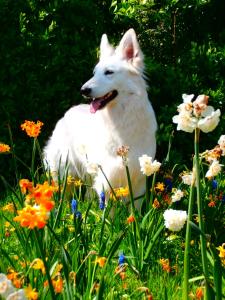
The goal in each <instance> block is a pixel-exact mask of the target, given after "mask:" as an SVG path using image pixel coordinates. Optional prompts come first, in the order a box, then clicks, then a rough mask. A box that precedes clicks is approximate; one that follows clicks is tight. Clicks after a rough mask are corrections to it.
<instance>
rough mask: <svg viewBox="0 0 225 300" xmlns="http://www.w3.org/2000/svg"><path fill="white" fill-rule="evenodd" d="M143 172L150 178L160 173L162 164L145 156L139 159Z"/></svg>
mask: <svg viewBox="0 0 225 300" xmlns="http://www.w3.org/2000/svg"><path fill="white" fill-rule="evenodd" d="M139 162H140V167H141V172H142V173H143V174H144V175H146V176H150V175H152V174H154V173H156V172H158V171H159V168H160V166H161V163H160V162H158V161H157V160H154V161H152V157H150V156H148V155H146V154H143V155H142V156H140V157H139Z"/></svg>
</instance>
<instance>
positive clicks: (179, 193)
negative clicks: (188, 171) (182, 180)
mask: <svg viewBox="0 0 225 300" xmlns="http://www.w3.org/2000/svg"><path fill="white" fill-rule="evenodd" d="M183 197H184V192H182V191H181V190H180V189H178V190H177V189H176V190H175V191H174V194H173V195H172V197H171V198H172V202H177V201H180V200H181V198H183Z"/></svg>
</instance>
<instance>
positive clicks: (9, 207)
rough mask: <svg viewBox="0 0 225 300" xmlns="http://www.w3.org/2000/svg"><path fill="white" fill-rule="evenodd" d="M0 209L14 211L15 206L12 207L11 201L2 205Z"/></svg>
mask: <svg viewBox="0 0 225 300" xmlns="http://www.w3.org/2000/svg"><path fill="white" fill-rule="evenodd" d="M2 210H3V211H8V212H11V213H13V212H14V211H15V208H14V205H13V203H8V204H6V205H5V206H3V208H2Z"/></svg>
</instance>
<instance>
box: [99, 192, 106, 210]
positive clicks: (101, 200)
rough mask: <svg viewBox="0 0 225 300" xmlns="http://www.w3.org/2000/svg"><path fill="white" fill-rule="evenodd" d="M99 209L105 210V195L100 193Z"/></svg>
mask: <svg viewBox="0 0 225 300" xmlns="http://www.w3.org/2000/svg"><path fill="white" fill-rule="evenodd" d="M99 208H100V209H101V210H103V209H104V208H105V193H104V192H101V193H100V202H99Z"/></svg>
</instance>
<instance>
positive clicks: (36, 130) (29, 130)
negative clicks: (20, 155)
mask: <svg viewBox="0 0 225 300" xmlns="http://www.w3.org/2000/svg"><path fill="white" fill-rule="evenodd" d="M43 125H44V123H42V122H41V121H37V123H34V122H33V121H27V120H26V121H25V122H24V123H23V124H21V128H22V130H25V131H26V134H27V135H28V136H30V137H33V138H36V137H38V136H39V134H40V132H41V127H42V126H43Z"/></svg>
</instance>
